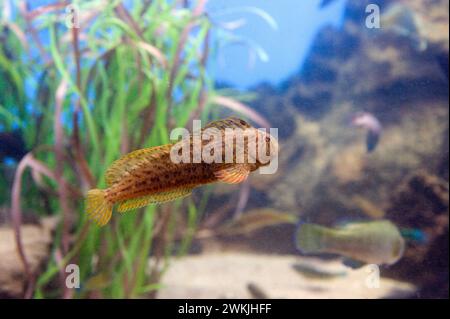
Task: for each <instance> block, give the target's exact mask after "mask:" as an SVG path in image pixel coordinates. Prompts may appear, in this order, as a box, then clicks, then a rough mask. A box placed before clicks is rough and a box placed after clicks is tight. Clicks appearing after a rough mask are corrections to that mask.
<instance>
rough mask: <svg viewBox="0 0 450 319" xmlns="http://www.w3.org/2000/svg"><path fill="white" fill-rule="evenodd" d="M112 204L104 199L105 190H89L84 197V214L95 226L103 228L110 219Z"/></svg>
mask: <svg viewBox="0 0 450 319" xmlns="http://www.w3.org/2000/svg"><path fill="white" fill-rule="evenodd" d="M112 207H113V205H112V203H110V202H109V201H108V200H107V199H106V197H105V190H103V189H91V190H90V191H88V193H87V196H86V213H87V214H88V216H89V218H90V219H92V220H94V221H95V222H96V223H97V225H99V226H104V225H106V223H108V221H109V220H110V218H111V215H112Z"/></svg>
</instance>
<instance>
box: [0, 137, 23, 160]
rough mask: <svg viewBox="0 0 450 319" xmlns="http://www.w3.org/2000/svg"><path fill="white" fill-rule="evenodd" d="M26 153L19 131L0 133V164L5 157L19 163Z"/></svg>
mask: <svg viewBox="0 0 450 319" xmlns="http://www.w3.org/2000/svg"><path fill="white" fill-rule="evenodd" d="M26 153H27V149H26V147H25V142H24V140H23V137H22V134H21V132H20V131H19V130H14V131H12V132H0V162H2V161H3V160H4V159H5V158H7V157H9V158H13V159H15V160H16V161H20V159H21V158H22V157H24V156H25V154H26Z"/></svg>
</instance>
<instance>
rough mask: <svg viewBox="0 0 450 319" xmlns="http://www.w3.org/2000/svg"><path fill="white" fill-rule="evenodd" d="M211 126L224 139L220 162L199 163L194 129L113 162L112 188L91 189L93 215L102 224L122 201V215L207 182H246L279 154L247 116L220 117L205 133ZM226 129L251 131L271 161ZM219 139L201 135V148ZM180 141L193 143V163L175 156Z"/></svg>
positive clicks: (107, 176)
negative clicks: (192, 131)
mask: <svg viewBox="0 0 450 319" xmlns="http://www.w3.org/2000/svg"><path fill="white" fill-rule="evenodd" d="M206 129H215V130H216V131H217V132H219V134H220V136H221V137H222V138H221V139H219V138H217V141H220V142H218V143H221V144H218V145H219V146H218V147H219V148H221V150H222V152H221V156H222V158H221V160H219V161H212V162H211V161H205V160H204V159H203V156H202V158H201V160H200V161H199V162H196V161H194V160H192V159H193V155H195V154H193V153H192V152H191V150H193V149H194V147H195V145H193V144H194V136H195V134H196V133H195V132H194V134H192V135H191V134H190V135H189V136H188V137H184V138H182V140H181V141H178V142H175V143H171V144H166V145H161V146H155V147H150V148H145V149H140V150H136V151H134V152H131V153H129V154H127V155H125V156H123V157H122V158H120V159H118V160H117V161H115V162H113V163H112V165H111V166H110V167H109V168H108V169H107V171H106V173H105V179H106V183H107V186H108V188H106V189H92V190H90V191H88V193H87V198H86V212H87V214H88V216H89V217H90V218H91V219H92V220H94V221H95V222H96V223H97V224H98V225H99V226H103V225H105V224H106V223H108V221H109V220H110V218H111V215H112V210H113V206H114V205H118V206H117V211H118V212H120V213H122V212H126V211H129V210H132V209H136V208H139V207H144V206H147V205H149V204H156V203H162V202H167V201H172V200H175V199H177V198H181V197H184V196H188V195H189V194H191V192H192V190H193V189H194V188H196V187H198V186H202V185H205V184H210V183H215V182H219V181H220V182H225V183H229V184H237V183H240V182H243V181H244V180H245V179H246V178H247V176H248V175H249V173H250V172H253V171H255V170H257V169H258V168H260V167H262V166H266V165H269V164H270V161H271V160H273V159H274V158H275V157H276V156H277V154H278V143H277V141H276V139H275V138H273V137H272V136H271V135H270V134H269V133H266V132H265V131H263V130H259V129H256V128H254V127H252V126H250V125H249V124H248V123H247V122H245V121H244V120H242V119H238V118H235V117H231V118H227V119H224V120H219V121H215V122H212V123H210V124H208V125H207V126H205V127H204V128H203V129H202V130H201V131H200V132H201V133H202V134H203V133H204V132H205V130H206ZM226 129H233V130H236V129H240V130H242V131H245V132H250V133H252V134H253V136H254V138H255V140H256V143H255V144H256V148H258V147H260V148H261V149H264V148H265V151H266V154H264V155H266V159H265V160H263V159H262V156H260V155H259V153H258V150H257V151H256V152H251V149H250V148H249V145H253V144H250V142H249V140H250V139H248V138H246V139H245V140H244V143H242V144H239V143H237V139H236V138H235V137H234V138H233V140H232V141H231V143H230V141H229V140H227V138H228V139H229V137H227V135H226V131H229V130H226ZM228 136H229V135H228ZM246 136H250V135H246ZM214 139H215V137H214V136H213V137H212V138H211V139H210V140H209V141H205V140H203V138H202V139H201V145H202V147H204V146H205V145H210V144H211V143H212V144H214ZM235 142H236V143H235ZM179 143H186V144H187V145H188V146H189V152H190V154H189V156H190V160H189V161H188V162H179V163H177V162H174V161H173V160H172V157H171V150H172V147H174V146H177V147H179V146H180V144H179ZM208 143H209V144H208ZM230 145H231V146H230ZM238 145H242V146H239V147H238ZM259 145H261V146H259ZM230 147H232V148H233V150H232V151H233V153H232V160H231V161H229V160H226V158H225V154H226V152H227V151H228V150H229V148H230ZM218 153H219V152H218ZM241 153H244V156H243V158H244V161H241V160H240V158H242V157H241V156H240V155H239V154H241ZM251 154H255V155H254V157H256V158H254V157H253V158H252V160H250V159H251Z"/></svg>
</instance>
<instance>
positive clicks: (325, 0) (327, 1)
mask: <svg viewBox="0 0 450 319" xmlns="http://www.w3.org/2000/svg"><path fill="white" fill-rule="evenodd" d="M333 1H334V0H322V1H321V2H320V6H319V8H320V9H323V8H325V7H326V6H328V5H329V4H330V3H332V2H333Z"/></svg>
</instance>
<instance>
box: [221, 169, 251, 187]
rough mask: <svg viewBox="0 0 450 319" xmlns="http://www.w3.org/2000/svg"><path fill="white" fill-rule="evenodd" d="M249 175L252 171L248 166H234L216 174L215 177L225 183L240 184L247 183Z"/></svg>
mask: <svg viewBox="0 0 450 319" xmlns="http://www.w3.org/2000/svg"><path fill="white" fill-rule="evenodd" d="M249 173H250V169H249V168H248V166H247V165H246V164H233V165H230V166H227V167H225V168H222V169H220V170H218V171H216V172H214V175H215V176H216V178H217V179H218V180H220V181H222V182H224V183H227V184H238V183H241V182H243V181H245V180H246V179H247V176H248V174H249Z"/></svg>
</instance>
